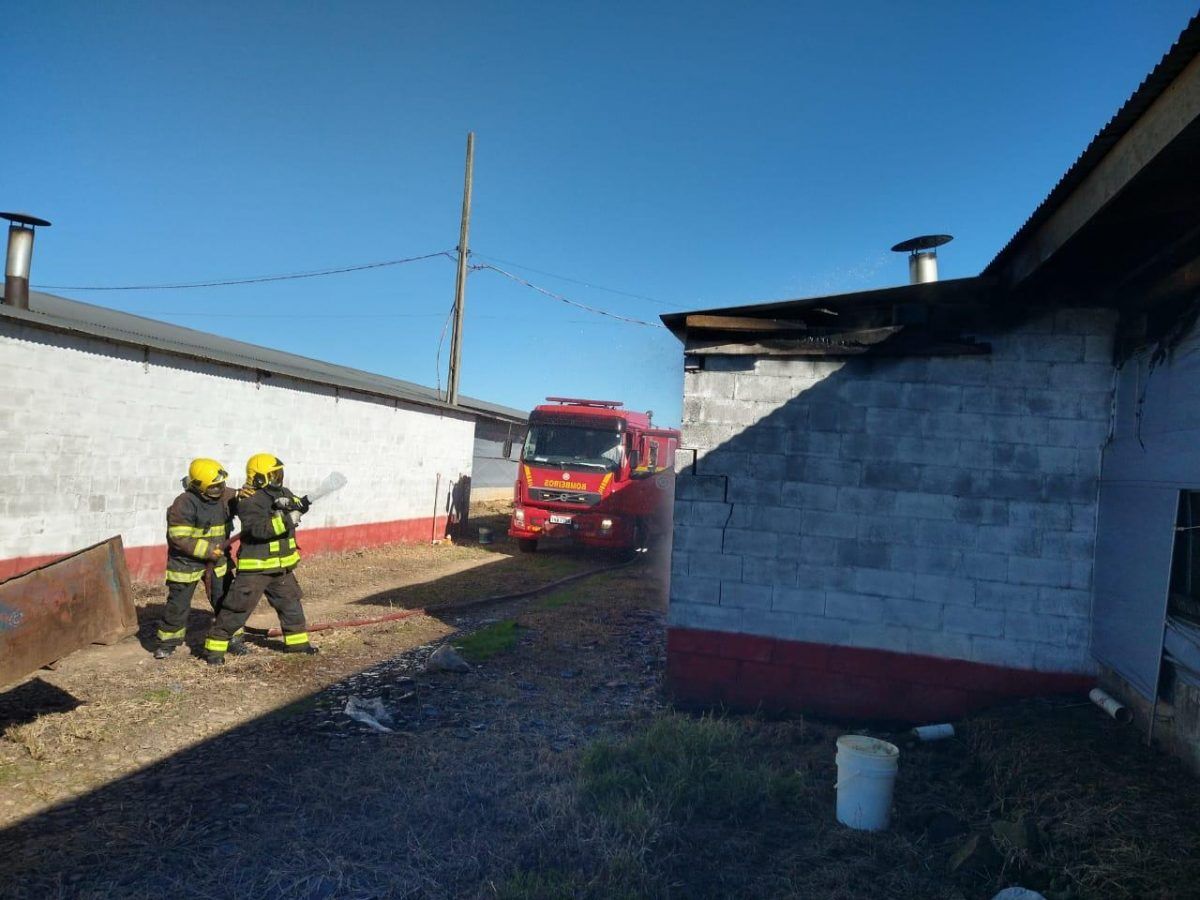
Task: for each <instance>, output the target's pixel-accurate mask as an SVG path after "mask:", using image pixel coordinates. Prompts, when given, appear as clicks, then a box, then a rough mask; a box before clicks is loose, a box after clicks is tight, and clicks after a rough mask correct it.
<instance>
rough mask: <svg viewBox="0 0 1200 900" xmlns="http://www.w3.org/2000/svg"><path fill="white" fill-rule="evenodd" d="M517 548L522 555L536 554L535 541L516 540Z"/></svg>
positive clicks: (531, 539) (529, 539)
mask: <svg viewBox="0 0 1200 900" xmlns="http://www.w3.org/2000/svg"><path fill="white" fill-rule="evenodd" d="M517 546H518V547H519V548H520V549H521V552H522V553H537V541H535V540H534V539H533V538H517Z"/></svg>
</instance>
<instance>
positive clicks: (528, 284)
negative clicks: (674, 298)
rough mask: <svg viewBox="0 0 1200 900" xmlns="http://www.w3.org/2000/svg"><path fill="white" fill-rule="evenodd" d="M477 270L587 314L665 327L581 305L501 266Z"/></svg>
mask: <svg viewBox="0 0 1200 900" xmlns="http://www.w3.org/2000/svg"><path fill="white" fill-rule="evenodd" d="M476 268H477V269H491V270H492V271H493V272H499V273H500V274H501V275H503V276H504V277H505V278H511V279H512V280H513V281H515V282H516V283H517V284H523V285H525V287H527V288H530V289H531V290H535V291H537V292H538V293H539V294H544V295H545V296H547V297H550V298H551V299H553V300H557V301H558V302H559V303H565V304H567V305H568V306H574V307H575V308H576V309H582V310H586V311H587V312H590V313H594V314H596V315H598V316H606V317H607V318H610V319H616V320H617V321H618V322H628V323H629V324H630V325H645V326H646V327H647V328H662V327H664V326H663V325H661V324H659V323H658V322H646V321H644V320H642V319H634V318H631V317H629V316H621V315H618V314H617V313H613V312H609V311H608V310H606V309H599V308H598V307H595V306H588V305H587V304H584V303H580V302H578V301H577V300H572V299H571V298H570V297H564V296H563V295H562V294H556V293H555V292H554V291H550V290H547V289H546V288H544V287H539V286H538V285H536V284H534V283H533V282H532V281H526V280H525V279H524V278H522V277H521V276H520V275H514V274H513V273H512V272H506V271H504V269H501V268H500V267H499V266H493V265H482V266H476Z"/></svg>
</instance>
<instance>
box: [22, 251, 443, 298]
mask: <svg viewBox="0 0 1200 900" xmlns="http://www.w3.org/2000/svg"><path fill="white" fill-rule="evenodd" d="M436 256H445V257H447V258H449V259H455V256H454V254H453V251H451V250H439V251H437V252H436V253H426V254H424V255H422V256H409V257H406V258H404V259H386V260H383V261H382V262H373V263H362V264H361V265H357V266H341V267H339V268H336V269H320V270H318V271H316V272H291V273H288V274H285V275H256V276H252V277H250V278H227V279H222V280H219V281H191V282H183V283H179V284H122V285H80V284H39V285H34V286H35V287H36V288H38V289H39V290H46V291H181V290H189V289H191V288H210V287H231V286H233V285H238V284H262V283H263V282H267V281H294V280H296V279H299V278H322V277H324V276H326V275H344V274H346V273H347V272H363V271H366V270H367V269H383V268H386V267H387V266H400V265H404V264H405V263H411V262H419V261H421V260H423V259H433V258H434V257H436Z"/></svg>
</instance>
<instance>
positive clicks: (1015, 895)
mask: <svg viewBox="0 0 1200 900" xmlns="http://www.w3.org/2000/svg"><path fill="white" fill-rule="evenodd" d="M992 900H1046V898H1045V897H1044V896H1042V895H1041V894H1039V893H1038V892H1037V891H1031V890H1030V889H1029V888H1023V887H1006V888H1005V889H1004V890H1002V891H1001V892H1000V893H998V894H997V895H996V896H994V897H993V898H992Z"/></svg>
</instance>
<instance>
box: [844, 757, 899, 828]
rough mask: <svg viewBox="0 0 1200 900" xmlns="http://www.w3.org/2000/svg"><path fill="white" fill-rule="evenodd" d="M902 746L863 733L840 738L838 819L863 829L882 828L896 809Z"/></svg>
mask: <svg viewBox="0 0 1200 900" xmlns="http://www.w3.org/2000/svg"><path fill="white" fill-rule="evenodd" d="M899 762H900V748H899V747H897V746H896V745H895V744H889V743H888V742H887V741H881V740H877V739H876V738H871V737H866V736H864V735H861V734H844V735H842V736H841V737H840V738H838V739H837V770H838V779H837V785H836V787H837V820H838V821H839V822H841V823H842V824H843V825H847V826H849V827H850V828H857V829H859V830H860V831H882V830H884V829H885V828H887V827H888V822H889V820H890V819H891V812H892V789H893V788H894V787H895V784H896V769H897V768H898V766H899Z"/></svg>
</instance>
